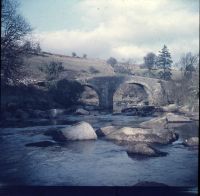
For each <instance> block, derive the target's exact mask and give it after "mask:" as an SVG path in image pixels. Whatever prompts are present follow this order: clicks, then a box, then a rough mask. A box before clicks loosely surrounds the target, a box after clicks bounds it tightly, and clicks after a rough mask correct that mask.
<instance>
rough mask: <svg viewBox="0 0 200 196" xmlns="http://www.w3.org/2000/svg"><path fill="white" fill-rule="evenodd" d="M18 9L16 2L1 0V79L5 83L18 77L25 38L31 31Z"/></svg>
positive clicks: (24, 51) (24, 48) (25, 52)
mask: <svg viewBox="0 0 200 196" xmlns="http://www.w3.org/2000/svg"><path fill="white" fill-rule="evenodd" d="M18 8H19V4H18V3H17V1H16V0H2V13H1V24H2V26H1V64H2V65H1V77H2V79H3V80H5V81H6V82H7V81H9V80H12V81H14V80H16V79H18V78H19V77H20V68H21V66H22V56H23V55H26V54H27V43H26V44H25V42H26V38H27V35H28V34H29V33H30V32H31V31H32V29H31V27H30V25H29V24H28V23H27V21H26V20H25V19H24V18H23V16H21V14H20V13H19V11H18ZM24 44H25V45H24Z"/></svg>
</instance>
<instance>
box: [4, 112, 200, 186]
mask: <svg viewBox="0 0 200 196" xmlns="http://www.w3.org/2000/svg"><path fill="white" fill-rule="evenodd" d="M148 119H150V118H148V117H133V116H123V115H111V114H107V115H97V116H94V115H88V116H62V117H61V118H60V119H58V120H54V121H45V120H40V121H39V120H37V121H29V122H18V123H14V124H13V125H15V126H17V127H18V128H16V127H9V126H8V127H9V128H8V127H7V128H1V130H0V153H1V154H0V184H2V185H64V186H132V185H134V184H136V183H138V182H140V181H154V182H159V183H165V184H167V185H170V186H187V187H188V186H190V187H196V186H197V183H198V182H197V178H198V150H197V149H196V150H194V149H190V148H188V147H185V146H183V145H182V144H181V142H182V141H183V139H184V138H187V137H191V136H196V135H197V134H198V125H197V124H196V123H190V124H185V125H183V126H179V127H178V128H175V131H176V132H178V133H179V135H180V137H179V140H178V141H176V142H174V143H173V144H170V145H164V146H159V149H160V150H161V151H165V152H168V153H169V154H168V155H167V156H165V157H154V158H146V159H137V158H131V157H129V156H128V154H127V153H126V149H125V147H124V146H119V145H117V144H115V143H113V142H111V141H106V140H104V139H98V140H96V141H74V142H66V143H62V144H58V143H57V144H55V145H53V146H48V147H27V146H26V144H28V143H32V142H38V141H46V140H48V141H53V140H52V138H51V137H50V136H45V135H44V132H45V131H46V130H48V129H49V128H55V129H58V128H59V127H63V126H64V125H69V124H72V123H74V122H78V121H82V120H83V121H86V122H89V123H90V124H91V125H92V126H93V127H94V128H95V129H97V128H99V127H103V126H108V125H117V126H131V127H137V125H138V124H139V123H140V122H142V121H145V120H148ZM11 125H12V124H10V126H11ZM20 127H21V128H20Z"/></svg>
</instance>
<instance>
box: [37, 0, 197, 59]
mask: <svg viewBox="0 0 200 196" xmlns="http://www.w3.org/2000/svg"><path fill="white" fill-rule="evenodd" d="M194 1H195V0H194ZM196 2H197V1H196ZM197 4H198V3H197ZM75 13H79V14H80V13H81V14H80V15H81V17H80V28H76V29H70V30H69V29H63V30H59V31H53V32H52V31H51V32H40V33H38V34H37V36H38V37H39V39H40V40H41V46H42V48H43V49H44V50H48V51H52V52H56V53H61V54H71V53H72V52H76V53H77V54H78V55H82V54H83V53H86V54H87V55H88V57H93V58H105V59H106V58H108V57H110V56H114V57H116V58H118V59H121V58H135V59H137V60H138V61H140V62H141V61H142V59H143V56H144V55H145V54H146V53H147V52H151V51H152V52H155V53H157V52H158V51H159V50H160V49H161V48H162V47H163V45H164V44H166V45H167V46H168V48H169V50H170V51H171V53H172V57H173V58H174V59H175V60H176V59H177V58H178V57H179V56H180V54H181V53H184V52H188V51H191V52H198V48H199V45H198V37H199V12H198V11H197V10H194V9H191V7H189V4H187V3H186V2H185V1H184V0H177V1H170V0H155V1H149V0H137V1H132V0H101V1H98V0H84V1H80V2H78V4H77V6H76V12H75Z"/></svg>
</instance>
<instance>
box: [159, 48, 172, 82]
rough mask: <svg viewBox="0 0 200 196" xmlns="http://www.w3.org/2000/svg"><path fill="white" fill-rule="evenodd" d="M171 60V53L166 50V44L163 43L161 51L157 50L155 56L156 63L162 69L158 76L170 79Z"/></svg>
mask: <svg viewBox="0 0 200 196" xmlns="http://www.w3.org/2000/svg"><path fill="white" fill-rule="evenodd" d="M172 63H173V61H172V59H171V54H170V52H169V51H168V48H167V46H166V45H164V47H163V49H162V50H161V51H159V55H158V58H157V62H156V65H157V66H158V67H159V68H161V69H163V71H161V72H160V73H159V74H160V77H161V78H162V79H164V80H170V79H171V75H172V73H171V65H172Z"/></svg>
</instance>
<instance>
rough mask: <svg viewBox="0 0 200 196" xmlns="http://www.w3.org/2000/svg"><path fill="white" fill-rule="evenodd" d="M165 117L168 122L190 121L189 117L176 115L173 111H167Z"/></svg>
mask: <svg viewBox="0 0 200 196" xmlns="http://www.w3.org/2000/svg"><path fill="white" fill-rule="evenodd" d="M166 119H167V122H168V123H187V122H192V121H191V119H190V118H189V117H186V116H182V115H177V114H173V113H167V115H166Z"/></svg>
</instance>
